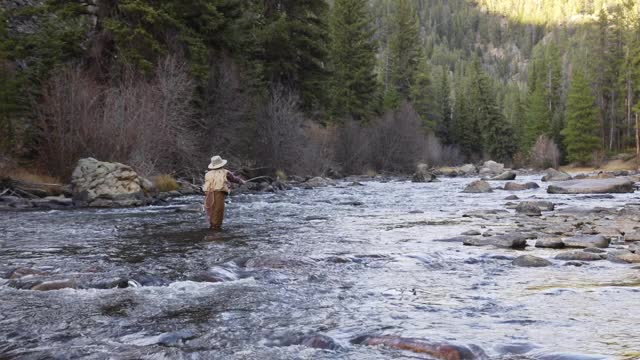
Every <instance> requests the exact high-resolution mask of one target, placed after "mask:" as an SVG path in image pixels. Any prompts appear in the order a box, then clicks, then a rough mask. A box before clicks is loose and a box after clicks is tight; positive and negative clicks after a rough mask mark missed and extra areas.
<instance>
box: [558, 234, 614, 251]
mask: <svg viewBox="0 0 640 360" xmlns="http://www.w3.org/2000/svg"><path fill="white" fill-rule="evenodd" d="M562 242H563V243H564V245H565V247H569V248H591V247H595V248H607V247H609V239H607V238H605V237H604V236H602V235H578V236H572V237H570V238H567V239H564V240H562Z"/></svg>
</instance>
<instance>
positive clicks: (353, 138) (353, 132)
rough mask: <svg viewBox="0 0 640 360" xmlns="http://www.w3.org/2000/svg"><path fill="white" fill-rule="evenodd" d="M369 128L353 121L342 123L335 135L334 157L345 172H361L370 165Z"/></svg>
mask: <svg viewBox="0 0 640 360" xmlns="http://www.w3.org/2000/svg"><path fill="white" fill-rule="evenodd" d="M369 141H370V139H369V129H368V128H366V127H365V126H363V125H361V124H360V123H357V122H355V121H348V122H346V123H345V124H344V125H342V126H341V127H340V128H339V129H338V131H337V135H336V141H335V145H334V149H335V150H334V158H335V161H336V162H337V163H338V165H339V166H340V167H341V168H342V171H343V172H345V173H347V174H362V173H364V172H365V171H366V170H368V168H369V167H370V159H371V154H370V146H369Z"/></svg>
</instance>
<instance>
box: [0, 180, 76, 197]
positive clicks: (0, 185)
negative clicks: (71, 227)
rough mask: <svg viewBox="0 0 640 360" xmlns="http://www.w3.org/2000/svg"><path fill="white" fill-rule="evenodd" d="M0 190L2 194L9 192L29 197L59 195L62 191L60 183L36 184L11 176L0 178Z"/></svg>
mask: <svg viewBox="0 0 640 360" xmlns="http://www.w3.org/2000/svg"><path fill="white" fill-rule="evenodd" d="M0 191H2V195H5V194H8V193H11V194H12V195H15V196H19V197H23V198H30V199H38V198H43V197H47V196H59V195H62V194H63V193H64V191H63V189H62V185H60V184H37V183H32V182H28V181H24V180H16V179H11V178H3V179H0ZM0 196H1V195H0Z"/></svg>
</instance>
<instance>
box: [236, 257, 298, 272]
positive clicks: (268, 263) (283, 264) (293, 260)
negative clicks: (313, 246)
mask: <svg viewBox="0 0 640 360" xmlns="http://www.w3.org/2000/svg"><path fill="white" fill-rule="evenodd" d="M309 264H311V260H309V259H306V258H301V257H285V256H282V257H281V256H276V255H271V256H263V257H257V258H251V259H249V260H247V261H246V262H245V264H244V266H245V267H247V268H270V269H285V268H292V267H300V266H305V265H309Z"/></svg>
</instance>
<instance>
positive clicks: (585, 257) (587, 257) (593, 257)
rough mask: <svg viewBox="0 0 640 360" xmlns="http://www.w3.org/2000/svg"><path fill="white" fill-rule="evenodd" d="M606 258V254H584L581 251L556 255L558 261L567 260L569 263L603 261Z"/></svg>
mask: <svg viewBox="0 0 640 360" xmlns="http://www.w3.org/2000/svg"><path fill="white" fill-rule="evenodd" d="M605 257H606V256H605V255H604V254H594V253H589V252H584V251H581V250H573V251H567V252H562V253H560V254H558V255H556V257H555V258H556V259H558V260H567V261H597V260H602V259H604V258H605Z"/></svg>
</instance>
